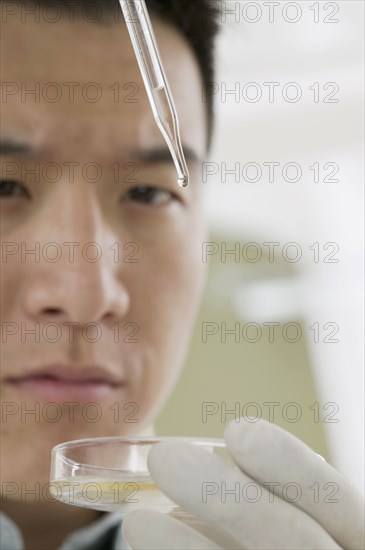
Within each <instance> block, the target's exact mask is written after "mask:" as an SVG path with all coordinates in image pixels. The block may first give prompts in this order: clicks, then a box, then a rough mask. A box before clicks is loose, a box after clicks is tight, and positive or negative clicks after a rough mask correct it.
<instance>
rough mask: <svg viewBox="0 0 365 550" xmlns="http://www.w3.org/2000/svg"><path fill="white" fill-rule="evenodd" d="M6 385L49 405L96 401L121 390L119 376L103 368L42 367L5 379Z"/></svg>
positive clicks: (122, 383) (121, 382)
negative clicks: (72, 401) (51, 403)
mask: <svg viewBox="0 0 365 550" xmlns="http://www.w3.org/2000/svg"><path fill="white" fill-rule="evenodd" d="M5 382H7V383H9V384H10V385H12V386H13V387H14V388H17V389H18V390H21V391H23V392H27V393H31V394H33V396H37V397H39V398H44V399H50V400H52V401H64V400H69V399H75V400H78V401H98V400H101V399H103V398H105V397H108V396H109V395H110V394H111V393H112V392H113V391H114V390H116V389H117V388H120V387H122V386H124V385H125V384H124V382H123V380H121V378H120V377H118V375H117V374H116V373H115V372H113V371H111V370H108V369H103V368H102V367H97V366H94V367H77V368H75V367H71V366H66V365H64V366H62V365H54V366H49V367H43V368H41V369H38V370H35V371H33V372H28V373H26V374H24V375H23V376H17V377H8V378H7V379H6V380H5Z"/></svg>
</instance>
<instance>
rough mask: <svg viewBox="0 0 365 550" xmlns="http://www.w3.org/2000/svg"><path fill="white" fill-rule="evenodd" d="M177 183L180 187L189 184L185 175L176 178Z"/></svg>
mask: <svg viewBox="0 0 365 550" xmlns="http://www.w3.org/2000/svg"><path fill="white" fill-rule="evenodd" d="M177 183H178V184H179V186H180V187H187V186H188V185H189V178H188V177H187V176H183V177H182V178H178V179H177Z"/></svg>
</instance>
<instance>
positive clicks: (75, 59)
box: [1, 18, 206, 157]
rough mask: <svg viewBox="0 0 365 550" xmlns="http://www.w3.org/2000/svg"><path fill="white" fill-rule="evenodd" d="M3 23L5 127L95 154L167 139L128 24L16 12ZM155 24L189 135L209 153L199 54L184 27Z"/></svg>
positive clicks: (183, 126)
mask: <svg viewBox="0 0 365 550" xmlns="http://www.w3.org/2000/svg"><path fill="white" fill-rule="evenodd" d="M2 26H3V28H5V33H4V35H3V36H4V40H3V43H4V48H3V49H4V50H5V51H6V53H7V55H6V56H5V58H4V63H3V66H2V76H3V86H2V93H3V98H4V99H5V102H3V109H2V110H3V113H4V115H6V116H5V117H4V118H5V120H4V118H3V122H2V128H1V130H2V134H3V133H4V132H6V135H10V136H11V135H14V134H15V135H16V134H17V131H20V134H19V135H20V138H22V136H25V137H26V138H27V140H28V141H29V139H30V137H31V139H33V141H34V143H35V145H36V146H37V147H44V146H45V145H46V144H47V146H48V148H52V149H55V150H59V149H63V150H65V148H67V147H68V148H70V149H71V150H72V148H74V147H77V148H78V149H79V148H80V147H81V146H82V147H84V148H85V152H89V153H90V154H92V153H91V152H92V151H94V150H95V151H98V152H99V153H101V152H102V151H101V150H102V149H103V148H104V149H105V151H107V152H108V154H109V153H110V154H113V155H115V154H117V151H114V150H113V149H115V148H117V149H118V150H119V151H120V150H121V149H123V148H124V147H125V146H126V145H128V147H129V148H132V149H133V148H136V147H142V148H144V149H146V148H150V146H151V144H153V145H154V146H156V147H158V146H162V145H163V144H164V142H163V139H162V136H161V135H160V133H159V131H158V129H157V127H156V124H155V121H154V118H153V115H152V111H151V108H150V105H149V102H148V99H147V95H146V92H145V88H144V85H143V81H142V78H141V75H140V72H139V68H138V65H137V61H136V59H135V55H134V51H133V49H132V46H131V44H130V39H129V35H128V33H127V30H126V28H125V26H124V25H123V24H122V23H115V24H112V25H107V26H105V25H100V24H91V23H85V22H84V21H82V20H80V21H78V22H77V21H75V22H74V23H69V22H68V21H60V22H58V23H57V24H53V25H52V24H47V23H40V24H37V23H32V22H31V23H29V24H28V23H26V24H24V23H21V22H20V21H19V20H17V19H16V18H15V19H14V20H9V21H7V23H6V24H3V25H2ZM154 26H155V29H156V34H157V35H158V39H159V46H160V49H161V51H162V55H163V59H164V63H165V66H166V69H167V72H168V77H169V80H170V84H171V88H172V90H173V93H174V97H175V102H176V104H177V108H178V112H179V118H180V124H181V133H182V138H183V141H185V142H186V143H187V145H188V147H190V148H191V149H192V150H194V149H195V151H196V155H197V156H198V157H202V156H203V154H204V143H205V131H206V129H205V128H206V125H205V105H203V104H202V102H201V84H200V75H199V71H198V69H197V66H196V63H195V59H194V57H193V54H192V53H191V52H190V50H189V48H188V46H187V45H186V43H185V42H184V40H183V38H182V37H180V35H179V33H178V32H177V31H175V30H174V29H172V28H171V27H169V26H168V25H165V24H164V23H162V22H160V21H159V20H154ZM177 66H178V67H179V70H177V69H176V67H177ZM187 82H189V86H187ZM4 94H5V95H4ZM79 152H80V151H79Z"/></svg>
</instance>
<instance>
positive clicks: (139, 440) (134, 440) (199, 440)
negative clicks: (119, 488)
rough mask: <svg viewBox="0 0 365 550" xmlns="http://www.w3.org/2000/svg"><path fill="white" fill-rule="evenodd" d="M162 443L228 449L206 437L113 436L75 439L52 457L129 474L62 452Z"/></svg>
mask: <svg viewBox="0 0 365 550" xmlns="http://www.w3.org/2000/svg"><path fill="white" fill-rule="evenodd" d="M162 441H177V442H185V443H193V444H194V445H197V446H199V447H213V448H214V447H216V448H221V449H224V448H225V447H226V444H225V441H224V439H219V438H204V437H189V436H170V435H164V436H118V435H117V436H111V437H90V438H86V439H74V440H70V441H64V442H63V443H59V444H58V445H56V446H55V447H53V449H52V455H53V456H57V460H58V461H61V462H62V463H64V464H67V465H69V466H71V467H73V468H75V467H76V468H77V469H92V470H99V471H109V472H110V471H116V472H127V471H129V470H123V469H121V468H111V467H108V466H97V465H96V464H95V465H94V464H91V463H87V464H85V463H82V462H76V461H75V460H73V459H72V458H69V457H67V456H65V455H64V454H62V451H64V450H68V449H72V448H75V447H84V446H88V445H96V444H99V443H100V444H103V443H118V442H120V443H127V444H128V443H129V444H134V445H138V444H143V443H145V444H147V445H148V444H156V443H160V442H162Z"/></svg>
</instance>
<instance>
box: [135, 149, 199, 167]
mask: <svg viewBox="0 0 365 550" xmlns="http://www.w3.org/2000/svg"><path fill="white" fill-rule="evenodd" d="M182 149H183V151H184V156H185V160H186V162H192V163H195V162H201V158H200V157H199V155H198V154H197V153H196V152H195V151H194V149H192V148H191V147H189V146H187V145H183V146H182ZM130 156H131V158H132V159H133V160H135V161H136V162H140V163H141V164H159V163H163V162H173V159H172V156H171V153H170V151H169V149H168V148H167V147H155V148H151V149H146V150H145V151H144V150H134V151H131V153H130Z"/></svg>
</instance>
